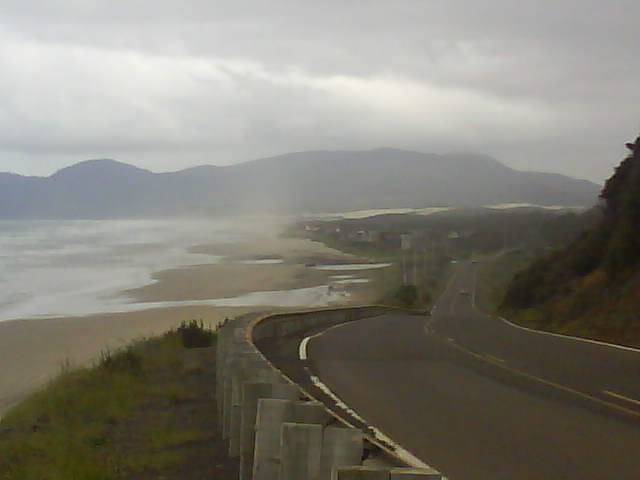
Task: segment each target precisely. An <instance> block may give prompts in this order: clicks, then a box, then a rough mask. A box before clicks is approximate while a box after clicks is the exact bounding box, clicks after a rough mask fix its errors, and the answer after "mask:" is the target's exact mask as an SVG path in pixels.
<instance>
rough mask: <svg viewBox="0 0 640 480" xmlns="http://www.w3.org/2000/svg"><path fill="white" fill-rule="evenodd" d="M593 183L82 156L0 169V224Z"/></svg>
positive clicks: (463, 170) (511, 197)
mask: <svg viewBox="0 0 640 480" xmlns="http://www.w3.org/2000/svg"><path fill="white" fill-rule="evenodd" d="M598 191H599V186H598V185H596V184H594V183H592V182H589V181H586V180H577V179H573V178H570V177H567V176H564V175H559V174H551V173H540V172H524V171H518V170H514V169H512V168H509V167H507V166H505V165H503V164H501V163H500V162H498V161H497V160H495V159H493V158H490V157H487V156H483V155H471V154H465V155H463V154H456V155H435V154H427V153H418V152H412V151H405V150H396V149H389V148H385V149H376V150H368V151H310V152H299V153H289V154H285V155H280V156H276V157H271V158H265V159H260V160H254V161H250V162H246V163H241V164H236V165H230V166H223V167H217V166H207V165H205V166H200V167H194V168H190V169H186V170H181V171H178V172H170V173H153V172H151V171H149V170H144V169H141V168H137V167H134V166H132V165H127V164H124V163H120V162H117V161H114V160H107V159H104V160H89V161H86V162H81V163H78V164H76V165H73V166H70V167H67V168H64V169H62V170H60V171H58V172H56V173H55V174H53V175H51V176H50V177H25V176H20V175H16V174H11V173H0V218H5V219H11V218H33V219H35V218H59V219H74V218H88V219H100V218H132V217H154V216H184V215H206V214H215V213H224V214H233V213H239V212H252V213H253V212H256V213H257V212H260V213H262V212H278V213H300V212H332V211H347V210H359V209H370V208H402V207H408V208H422V207H430V206H482V205H489V204H500V203H532V204H539V205H566V206H590V205H592V204H593V203H594V202H595V200H596V198H597V194H598Z"/></svg>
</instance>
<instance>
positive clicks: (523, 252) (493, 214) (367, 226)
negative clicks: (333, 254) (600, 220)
mask: <svg viewBox="0 0 640 480" xmlns="http://www.w3.org/2000/svg"><path fill="white" fill-rule="evenodd" d="M595 221H596V218H595V215H594V213H593V212H591V211H590V212H586V213H577V212H573V211H562V212H555V211H545V210H540V209H532V208H522V209H513V210H508V211H501V210H491V209H482V208H479V209H459V210H453V211H448V212H441V213H436V214H432V215H426V216H425V215H415V214H386V215H378V216H375V217H369V218H362V219H344V220H332V221H313V222H305V223H299V224H296V225H293V226H292V227H291V228H290V229H289V231H288V232H287V234H288V235H291V236H297V237H306V238H311V239H313V240H316V241H320V242H322V243H324V244H326V245H327V246H329V247H332V248H336V249H338V250H341V251H343V252H346V253H351V254H354V255H357V256H359V257H362V258H367V259H370V260H372V261H380V262H389V263H391V264H392V266H391V267H389V268H385V269H381V270H379V271H371V272H370V274H371V276H372V277H373V278H374V280H375V281H374V282H373V287H374V288H375V291H374V292H373V295H372V296H373V297H374V298H376V299H378V302H379V303H382V304H386V305H392V306H400V307H407V308H421V309H426V308H429V307H431V306H432V305H433V302H434V301H435V300H436V299H437V298H438V296H439V295H440V293H441V291H442V289H443V288H444V286H445V285H446V281H447V279H448V274H449V272H450V268H449V267H450V265H451V262H452V261H456V260H462V259H471V258H473V259H481V260H482V262H481V263H482V265H483V274H486V275H484V277H483V282H482V283H488V284H489V287H487V288H485V289H484V291H483V292H482V296H483V300H484V302H485V304H486V305H487V306H489V307H490V309H491V310H492V311H496V310H497V308H498V305H499V304H500V303H501V302H502V298H503V296H504V292H505V291H506V288H507V284H508V283H509V281H510V280H511V278H512V277H513V275H514V274H515V273H516V272H517V271H519V270H522V269H524V268H525V267H526V266H528V265H529V263H530V262H531V261H532V260H533V259H534V258H535V257H537V256H539V255H543V254H545V253H547V252H549V251H551V250H552V249H553V248H556V247H557V246H558V245H561V244H563V243H565V242H568V241H570V240H572V239H573V238H575V237H576V236H578V235H579V234H580V232H582V231H584V230H585V229H586V228H588V227H589V226H590V225H592V224H593V223H594V222H595ZM402 237H410V242H411V245H410V246H409V248H408V249H406V250H403V249H402V248H401V245H402V240H401V238H402ZM485 264H488V265H487V266H486V267H487V268H485Z"/></svg>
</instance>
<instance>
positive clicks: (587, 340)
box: [497, 317, 640, 353]
mask: <svg viewBox="0 0 640 480" xmlns="http://www.w3.org/2000/svg"><path fill="white" fill-rule="evenodd" d="M497 318H499V319H500V320H502V321H503V322H505V323H507V324H509V325H511V326H512V327H516V328H519V329H521V330H527V331H528V332H533V333H538V334H540V335H550V336H552V337H558V338H564V339H565V340H575V341H579V342H585V343H593V344H595V345H602V346H604V347H609V348H617V349H618V350H626V351H628V352H634V353H640V349H638V348H633V347H627V346H626V345H618V344H616V343H609V342H602V341H600V340H593V339H592V338H581V337H574V336H572V335H562V334H561V333H553V332H545V331H544V330H534V329H533V328H528V327H523V326H522V325H518V324H517V323H513V322H511V321H509V320H507V319H506V318H503V317H497Z"/></svg>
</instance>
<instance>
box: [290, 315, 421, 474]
mask: <svg viewBox="0 0 640 480" xmlns="http://www.w3.org/2000/svg"><path fill="white" fill-rule="evenodd" d="M339 326H343V324H338V325H334V326H333V327H331V328H329V329H327V330H324V331H322V332H319V333H316V334H315V335H311V336H309V337H305V338H304V339H302V341H301V342H300V346H299V347H298V356H299V357H300V360H302V361H306V360H307V345H308V344H309V341H310V340H311V339H312V338H315V337H319V336H320V335H322V334H324V333H325V332H326V331H328V330H331V329H333V328H336V327H339ZM309 378H310V379H311V382H312V383H313V385H314V386H315V387H316V388H318V389H319V390H321V391H322V392H324V393H325V394H326V395H327V396H329V397H330V398H331V399H332V400H333V401H334V402H336V405H337V406H338V407H339V408H340V409H342V410H344V411H345V412H346V413H348V414H349V415H351V416H352V417H353V418H355V419H356V420H358V421H360V422H362V423H363V424H365V425H366V426H367V427H368V428H369V429H370V430H371V432H372V433H373V436H374V437H375V438H376V439H377V440H379V441H381V442H384V443H386V444H388V445H391V446H393V448H394V450H395V453H396V455H397V456H398V458H400V459H401V460H403V461H405V462H406V463H407V464H409V465H413V466H415V467H417V468H423V469H433V467H432V466H431V465H428V464H426V463H424V462H423V461H422V460H420V459H419V458H418V457H416V456H415V455H413V454H412V453H411V452H409V451H408V450H407V449H406V448H404V447H403V446H402V445H400V444H398V443H397V442H394V441H393V440H392V439H391V438H389V437H388V436H387V435H385V434H384V433H383V432H382V431H380V430H379V429H378V428H376V427H373V426H371V425H370V424H369V422H367V421H366V420H365V419H364V418H362V417H361V416H360V414H359V413H358V412H356V411H355V410H354V409H353V408H351V407H350V406H349V405H347V404H346V403H345V402H343V401H342V399H341V398H340V397H338V396H337V395H336V394H335V393H333V391H332V390H331V389H330V388H329V387H327V386H326V385H325V384H324V383H323V382H322V380H320V378H319V377H317V376H316V375H310V376H309Z"/></svg>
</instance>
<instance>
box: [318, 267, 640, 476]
mask: <svg viewBox="0 0 640 480" xmlns="http://www.w3.org/2000/svg"><path fill="white" fill-rule="evenodd" d="M474 282H475V266H474V265H472V264H470V263H461V264H458V265H457V266H456V271H455V273H454V275H453V277H452V279H451V281H450V282H449V285H448V287H447V290H446V291H445V293H444V294H443V295H442V297H441V299H440V300H439V302H438V304H437V305H436V307H435V308H434V311H433V316H432V317H419V316H409V315H400V314H398V315H395V314H394V315H385V316H381V317H376V318H371V319H365V320H360V321H356V322H352V323H348V324H344V325H341V326H339V327H336V328H332V329H330V330H328V331H326V332H325V333H323V334H321V335H317V336H314V337H313V338H312V339H311V340H310V341H308V344H307V354H308V357H309V363H310V366H311V369H312V370H313V371H314V373H315V374H316V375H317V376H318V377H319V378H320V379H321V380H322V381H323V382H324V383H325V384H326V385H327V386H328V387H329V388H330V389H331V390H332V391H333V392H334V393H335V394H336V395H337V396H338V397H340V398H341V399H342V400H343V401H344V402H346V403H347V404H348V405H350V406H351V407H352V408H353V409H354V410H355V411H356V412H358V413H359V414H360V415H361V416H362V417H364V418H365V419H366V420H367V421H368V422H369V423H370V424H371V425H373V426H375V427H378V428H379V429H380V430H382V431H383V432H384V433H386V434H387V435H388V436H390V437H391V438H393V439H394V440H395V441H397V442H398V443H399V444H401V445H402V446H403V447H405V448H406V449H408V450H409V451H410V452H412V453H413V454H415V455H416V456H417V457H418V458H421V459H423V460H424V461H425V462H427V463H429V464H431V465H433V466H434V467H436V468H438V469H440V470H441V471H443V472H444V473H445V474H447V475H448V476H449V477H450V478H452V479H454V480H455V479H458V480H465V479H469V480H485V479H486V480H499V479H505V480H506V479H509V480H513V479H542V478H544V479H545V480H555V479H557V480H569V479H571V480H574V479H575V480H591V479H593V480H596V479H597V480H602V479H608V478H612V479H616V480H621V479H629V480H638V479H640V403H636V402H637V401H638V399H640V353H638V352H637V351H633V350H631V349H621V348H614V347H609V346H606V345H602V344H597V343H591V342H584V341H579V340H573V339H569V338H565V337H559V336H553V335H548V334H541V333H537V332H532V331H529V330H526V329H522V328H520V327H516V326H513V325H510V324H508V323H507V322H505V321H503V320H501V319H498V318H493V317H490V316H487V315H483V314H481V313H479V312H477V310H476V309H475V306H474V303H473V292H474V286H475V285H474Z"/></svg>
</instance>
